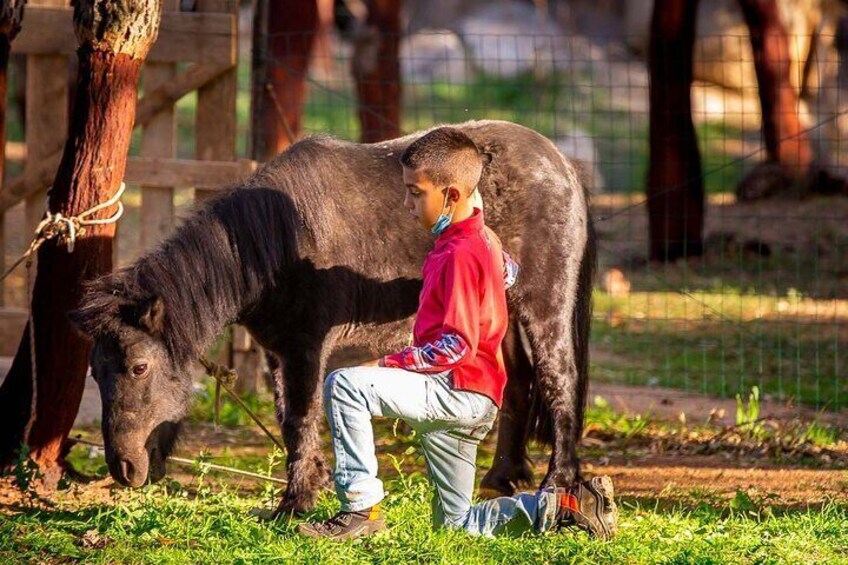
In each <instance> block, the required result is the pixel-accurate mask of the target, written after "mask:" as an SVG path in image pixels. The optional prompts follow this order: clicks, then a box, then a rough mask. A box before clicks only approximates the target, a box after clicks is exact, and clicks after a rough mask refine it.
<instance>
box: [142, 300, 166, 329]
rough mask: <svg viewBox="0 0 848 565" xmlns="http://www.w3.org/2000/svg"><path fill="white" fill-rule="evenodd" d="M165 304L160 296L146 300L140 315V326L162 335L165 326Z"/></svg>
mask: <svg viewBox="0 0 848 565" xmlns="http://www.w3.org/2000/svg"><path fill="white" fill-rule="evenodd" d="M164 318H165V305H164V304H163V303H162V299H161V298H159V297H158V296H156V297H154V298H152V299H150V300H148V301H147V302H145V303H144V304H143V305H142V307H141V310H140V312H139V316H138V326H139V327H140V328H141V329H143V330H144V331H146V332H147V333H149V334H150V335H161V334H162V331H163V328H164V324H163V322H164Z"/></svg>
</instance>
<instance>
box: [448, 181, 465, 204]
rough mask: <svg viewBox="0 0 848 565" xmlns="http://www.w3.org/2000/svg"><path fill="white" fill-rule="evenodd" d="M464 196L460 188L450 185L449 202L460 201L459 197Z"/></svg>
mask: <svg viewBox="0 0 848 565" xmlns="http://www.w3.org/2000/svg"><path fill="white" fill-rule="evenodd" d="M460 198H462V191H461V190H459V188H457V187H455V186H453V185H451V186H449V187H448V202H454V203H456V202H459V199H460Z"/></svg>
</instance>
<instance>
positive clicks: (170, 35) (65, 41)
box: [12, 6, 238, 65]
mask: <svg viewBox="0 0 848 565" xmlns="http://www.w3.org/2000/svg"><path fill="white" fill-rule="evenodd" d="M236 26H237V21H236V17H235V15H233V14H222V13H196V12H170V11H167V12H165V13H164V14H163V15H162V23H161V25H160V27H159V37H158V39H157V40H156V43H155V44H154V45H153V48H152V49H151V50H150V54H149V55H148V56H147V61H150V62H154V63H180V62H184V63H219V64H224V63H228V64H230V65H235V64H236V61H237V49H238V45H237V43H236V34H237V31H236ZM45 30H49V31H50V33H45ZM77 46H78V44H77V39H76V36H75V35H74V26H73V9H72V8H55V7H46V6H27V8H26V15H25V16H24V21H23V26H22V28H21V32H20V34H19V35H18V37H17V38H15V41H14V43H13V44H12V53H25V54H28V55H59V54H63V55H70V54H73V53H76V50H77Z"/></svg>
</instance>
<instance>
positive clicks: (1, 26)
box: [0, 0, 24, 307]
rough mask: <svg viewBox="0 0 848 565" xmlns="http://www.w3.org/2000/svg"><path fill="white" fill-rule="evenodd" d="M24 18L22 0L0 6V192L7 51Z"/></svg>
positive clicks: (2, 251)
mask: <svg viewBox="0 0 848 565" xmlns="http://www.w3.org/2000/svg"><path fill="white" fill-rule="evenodd" d="M23 17H24V0H12V1H9V2H3V3H2V4H0V190H2V186H3V173H4V172H5V168H6V85H7V77H8V69H9V51H10V50H11V48H12V40H14V39H15V36H16V35H17V34H18V32H19V31H20V30H21V21H22V20H23ZM5 218H6V214H5V213H3V212H0V273H4V272H5V271H6V239H5V229H6V226H5ZM4 290H5V285H4V284H3V281H0V307H2V306H3V305H4V304H5V299H4V296H3V294H4Z"/></svg>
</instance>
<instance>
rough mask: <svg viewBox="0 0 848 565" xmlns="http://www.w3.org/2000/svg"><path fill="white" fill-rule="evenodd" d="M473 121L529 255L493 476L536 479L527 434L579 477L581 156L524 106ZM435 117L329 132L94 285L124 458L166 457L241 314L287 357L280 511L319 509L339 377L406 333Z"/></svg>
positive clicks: (281, 407)
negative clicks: (575, 159)
mask: <svg viewBox="0 0 848 565" xmlns="http://www.w3.org/2000/svg"><path fill="white" fill-rule="evenodd" d="M457 127H459V128H460V129H462V130H463V131H464V132H465V133H466V134H468V135H469V136H470V137H471V138H472V139H473V140H474V141H475V143H477V145H478V146H479V147H480V148H481V150H482V151H483V152H484V153H485V154H486V156H487V161H488V164H487V165H486V167H485V169H484V171H483V177H482V179H481V181H480V185H479V188H480V192H481V194H482V196H483V200H484V206H485V215H486V223H487V224H488V225H489V226H491V227H492V229H494V231H495V232H496V233H498V235H499V236H500V237H501V239H502V240H503V242H504V245H505V247H506V248H507V249H508V250H509V252H510V253H511V254H512V255H513V257H514V258H515V259H516V260H517V262H518V263H519V264H520V265H521V273H520V275H519V281H518V284H516V286H514V287H513V288H512V289H511V290H510V291H509V293H508V300H509V309H510V325H509V331H508V333H507V336H506V339H505V342H504V357H505V360H506V363H507V371H508V373H509V381H508V384H507V388H506V391H505V399H504V406H503V409H502V411H501V414H500V421H499V428H498V430H499V434H498V444H497V452H496V455H495V460H494V464H493V466H492V468H491V469H490V470H489V472H488V473H487V475H486V476H485V478H484V479H483V482H482V485H481V486H482V487H483V488H486V489H488V490H489V491H490V492H494V493H499V494H500V493H503V494H511V493H512V492H513V491H514V490H515V489H516V488H517V487H518V486H526V485H527V484H529V482H530V481H531V480H532V476H531V472H530V467H529V465H528V463H527V455H526V443H527V441H528V439H529V438H530V437H533V436H535V437H536V438H538V439H541V440H544V441H547V442H549V443H550V444H551V446H552V453H551V459H550V463H549V466H548V472H547V474H546V476H545V477H544V478H543V479H542V481H541V483H542V484H543V485H552V484H556V485H560V486H568V485H570V484H572V483H573V482H574V481H576V480H579V478H580V469H579V461H578V458H577V453H576V445H577V443H578V441H579V438H580V435H581V431H582V424H583V412H584V404H585V398H586V384H587V375H588V359H589V353H588V337H589V323H590V320H591V289H592V276H593V271H594V264H595V251H594V234H593V232H592V225H591V221H590V218H589V215H588V207H587V206H588V205H587V196H586V193H585V190H584V187H583V184H582V183H581V180H580V177H579V174H578V171H577V169H576V168H575V166H574V165H573V164H572V163H571V162H570V161H569V160H568V159H567V158H565V157H563V156H562V155H561V154H560V153H559V152H558V151H557V150H556V148H555V147H554V146H553V144H551V143H550V142H549V141H548V140H547V139H546V138H544V137H543V136H541V135H539V134H538V133H536V132H534V131H532V130H530V129H527V128H524V127H522V126H518V125H516V124H511V123H508V122H497V121H480V122H468V123H465V124H460V125H458V126H457ZM422 133H423V132H419V133H416V134H412V135H409V136H406V137H403V138H399V139H395V140H391V141H387V142H383V143H375V144H357V143H348V142H343V141H339V140H336V139H333V138H328V137H316V138H310V139H306V140H303V141H301V142H299V143H297V144H295V145H293V146H292V147H291V148H290V149H289V150H287V151H286V152H285V153H283V154H282V155H280V156H279V157H277V158H276V159H274V160H272V161H270V162H268V163H267V164H265V165H264V166H263V167H262V168H261V169H260V170H259V171H257V172H256V173H255V174H254V175H253V176H252V177H251V178H250V179H248V180H247V181H246V182H245V183H244V184H242V185H239V186H237V187H233V188H232V189H231V190H228V191H226V192H224V193H223V194H222V195H221V196H219V197H218V198H216V199H214V200H212V201H210V202H207V203H204V204H201V205H200V206H199V208H198V209H197V210H196V211H195V212H194V213H193V214H192V215H191V216H189V217H188V218H187V219H186V220H185V222H184V223H183V224H182V225H181V226H180V227H179V228H178V229H177V230H176V231H175V233H174V234H173V235H171V236H170V237H169V238H167V239H166V240H165V241H163V242H162V243H161V244H160V245H159V247H158V248H156V249H155V250H153V251H151V252H150V253H148V254H146V255H145V256H143V257H141V258H140V259H138V260H137V261H136V262H135V263H134V264H132V265H130V266H128V267H126V268H124V269H121V270H119V271H117V272H115V273H113V274H111V275H109V276H106V277H103V278H101V279H99V280H96V281H94V282H92V283H91V284H90V285H89V288H88V292H87V295H86V297H85V298H84V300H83V302H82V304H81V306H80V308H79V309H78V310H77V311H75V312H73V313H72V314H71V317H72V319H73V320H74V321H75V323H76V324H77V326H78V327H79V328H81V329H82V331H84V332H86V333H87V334H89V335H91V336H92V337H93V338H94V348H93V350H92V360H91V365H92V374H93V376H94V378H95V379H96V380H97V382H98V385H99V387H100V392H101V397H102V400H103V434H104V441H105V443H106V458H107V462H108V465H109V470H110V472H111V474H112V475H113V476H114V477H115V479H116V480H118V481H119V482H121V483H123V484H127V485H132V486H138V485H140V484H143V483H144V482H145V481H146V480H148V478H150V479H152V480H155V479H157V478H159V477H161V476H162V475H163V474H164V472H165V468H164V459H165V457H166V456H167V455H168V453H169V452H170V451H171V449H172V448H173V443H174V440H175V438H176V435H177V430H178V425H179V422H180V421H181V420H182V418H183V417H184V416H185V414H186V411H187V409H188V406H189V404H190V402H191V395H192V386H191V377H190V373H191V371H190V369H191V364H192V362H193V361H194V360H195V359H196V358H197V357H198V356H199V355H201V354H202V353H203V352H204V351H205V349H206V348H207V347H208V346H209V345H210V343H211V342H212V341H213V340H214V339H215V337H216V336H217V335H219V333H220V332H221V330H222V329H223V328H224V326H226V325H227V324H230V323H234V322H238V323H240V324H243V325H244V326H245V327H247V329H248V330H249V331H250V333H251V334H252V335H253V337H254V338H255V339H256V340H257V342H259V343H260V344H261V345H262V346H263V347H264V348H265V349H266V350H268V351H269V352H270V353H271V355H272V357H273V360H274V363H273V365H274V366H275V367H276V370H275V371H274V376H275V391H274V392H275V400H276V404H277V415H278V419H279V421H280V425H281V428H282V432H283V439H284V442H285V445H286V448H287V451H288V454H287V455H288V458H287V471H288V478H289V484H288V487H287V489H286V492H285V494H284V496H283V500H282V502H281V504H280V507H279V510H280V511H303V510H307V509H309V508H311V507H312V506H313V505H314V503H315V499H316V496H317V494H318V491H319V489H320V487H321V486H323V485H324V484H326V482H327V481H328V478H329V469H328V466H327V463H326V461H325V458H324V455H323V451H322V449H321V447H322V446H321V441H320V436H319V427H320V425H321V422H322V421H323V410H322V398H321V390H322V386H321V385H322V380H323V377H324V375H325V374H326V373H327V372H328V371H329V370H330V369H331V368H332V367H333V366H337V365H338V364H339V363H341V362H342V360H343V359H346V360H351V359H354V360H355V359H364V358H366V357H372V358H373V357H376V356H378V355H381V354H384V353H387V352H390V351H394V350H397V349H399V348H401V347H402V346H403V345H404V344H405V342H406V340H407V339H408V335H409V331H410V328H411V321H412V318H411V316H412V315H413V314H414V313H415V310H416V306H417V297H418V293H419V291H420V289H421V281H420V277H419V273H420V268H421V264H422V261H423V259H424V256H425V255H426V253H427V251H428V250H429V249H430V247H431V246H432V243H433V240H432V237H431V236H429V235H428V234H426V233H424V232H423V230H421V229H420V227H418V226H417V224H416V223H415V222H414V221H412V220H411V219H410V218H409V217H408V214H407V212H406V211H405V210H404V209H403V207H402V205H401V203H402V199H403V192H402V191H403V185H402V181H401V167H400V164H399V161H398V157H399V156H400V154H401V153H402V151H403V149H404V148H405V147H406V146H407V145H408V144H409V143H411V142H412V141H413V140H414V139H416V138H417V137H418V136H420V135H421V134H422Z"/></svg>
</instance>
